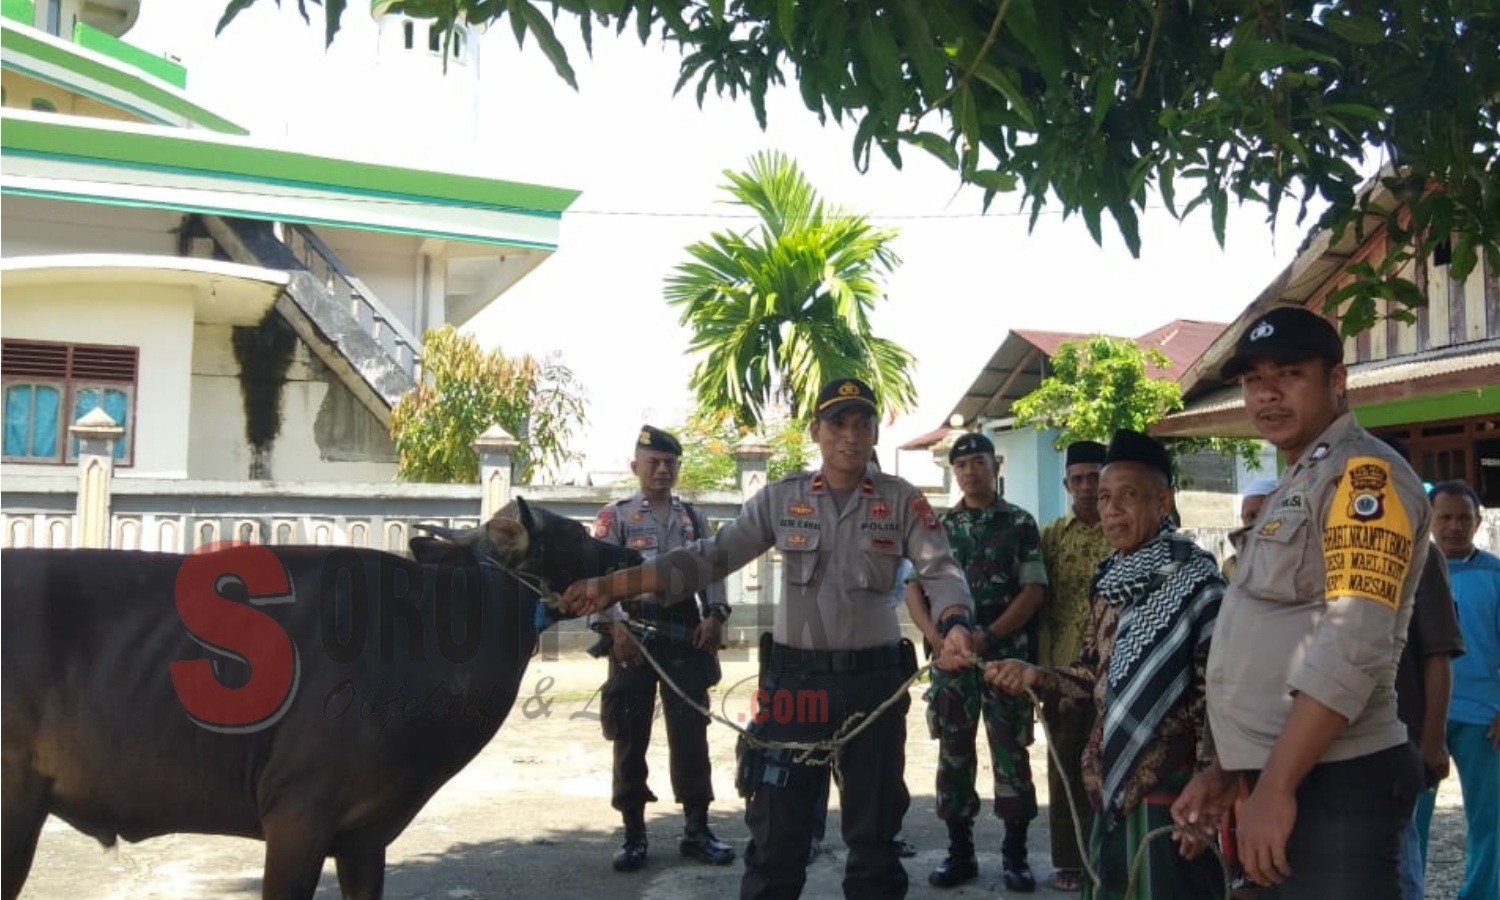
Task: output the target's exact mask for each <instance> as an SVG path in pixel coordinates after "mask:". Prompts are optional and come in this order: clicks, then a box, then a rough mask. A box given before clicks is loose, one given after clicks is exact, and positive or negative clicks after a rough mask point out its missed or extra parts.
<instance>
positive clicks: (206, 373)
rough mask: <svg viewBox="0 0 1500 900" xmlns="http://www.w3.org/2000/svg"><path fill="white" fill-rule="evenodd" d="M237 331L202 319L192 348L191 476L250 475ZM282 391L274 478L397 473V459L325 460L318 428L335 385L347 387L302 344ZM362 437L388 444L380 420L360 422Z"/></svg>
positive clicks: (366, 477) (383, 477)
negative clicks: (235, 340) (235, 343)
mask: <svg viewBox="0 0 1500 900" xmlns="http://www.w3.org/2000/svg"><path fill="white" fill-rule="evenodd" d="M232 334H233V331H232V329H231V328H230V327H229V326H226V325H199V326H197V328H196V336H197V337H196V341H195V346H194V353H193V386H192V396H193V408H194V409H195V410H201V413H195V415H194V417H193V427H192V433H191V441H192V450H191V454H190V460H189V472H190V477H192V478H195V479H204V480H231V481H242V480H245V479H247V478H249V477H250V470H251V464H252V462H253V460H252V458H251V449H250V446H249V444H248V443H247V441H246V438H245V406H244V397H243V394H242V393H241V390H240V379H239V363H238V361H237V360H236V359H235V356H234V347H233V343H232ZM286 378H287V382H286V384H285V385H284V386H283V387H282V391H281V431H280V433H279V434H278V435H277V437H276V440H275V442H274V443H273V444H272V445H271V453H270V474H271V479H272V480H273V481H372V482H389V481H392V480H394V479H395V475H396V465H395V463H394V462H360V461H349V460H341V459H330V458H327V457H328V454H327V453H326V452H325V450H324V449H323V448H322V447H320V446H319V442H318V440H317V437H316V435H315V433H314V428H315V423H316V421H317V417H318V414H319V411H320V410H321V409H322V407H323V403H324V400H325V398H326V397H327V395H328V392H329V391H330V390H340V391H342V390H345V389H344V388H343V386H342V385H339V384H337V383H336V382H335V383H333V384H330V379H332V376H331V375H330V374H329V373H328V371H327V370H326V369H325V368H324V367H323V366H322V365H321V364H320V363H318V362H317V361H316V360H315V359H313V357H312V356H311V354H310V353H309V352H308V350H307V348H306V346H304V345H302V344H301V343H300V342H299V344H298V346H297V349H296V352H295V353H294V355H293V358H292V362H291V364H290V365H289V366H288V368H287V372H286ZM362 424H363V427H364V428H365V429H366V432H367V433H366V434H365V435H364V436H363V437H364V439H365V441H366V442H367V443H369V444H373V445H375V449H376V450H379V449H383V447H384V446H387V445H388V441H386V440H385V439H384V437H383V435H381V434H377V433H376V432H377V431H380V430H381V429H380V428H379V424H378V422H376V421H375V420H374V417H373V416H369V421H368V422H362Z"/></svg>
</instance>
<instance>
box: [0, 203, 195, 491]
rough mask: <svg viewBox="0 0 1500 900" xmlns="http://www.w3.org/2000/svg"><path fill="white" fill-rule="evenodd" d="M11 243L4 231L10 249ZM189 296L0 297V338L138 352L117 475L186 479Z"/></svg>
mask: <svg viewBox="0 0 1500 900" xmlns="http://www.w3.org/2000/svg"><path fill="white" fill-rule="evenodd" d="M9 203H10V201H9V200H7V201H6V204H7V205H9ZM10 240H11V234H10V232H9V230H7V231H6V243H7V245H8V244H9V243H10ZM7 249H9V247H8V246H7ZM192 290H193V289H191V288H186V287H166V286H161V285H111V284H82V285H67V286H55V285H54V286H37V287H21V288H9V289H7V290H6V291H5V316H4V333H5V336H6V337H8V338H25V339H29V340H37V341H63V342H68V343H81V344H111V345H115V346H133V347H138V348H139V349H140V356H139V359H140V362H139V369H138V377H137V382H136V395H135V417H136V419H135V428H134V429H133V439H134V441H135V450H134V459H133V461H132V465H131V466H130V467H128V468H125V469H122V470H121V472H122V474H129V475H131V476H134V477H158V478H184V477H186V476H187V473H188V452H187V448H188V431H189V425H188V422H189V414H190V406H191V404H190V402H189V395H190V389H189V383H190V372H191V362H192V342H193V294H192ZM68 470H69V467H67V466H56V465H26V464H11V463H7V464H6V471H7V472H14V473H16V474H40V475H55V474H58V473H59V472H63V471H68Z"/></svg>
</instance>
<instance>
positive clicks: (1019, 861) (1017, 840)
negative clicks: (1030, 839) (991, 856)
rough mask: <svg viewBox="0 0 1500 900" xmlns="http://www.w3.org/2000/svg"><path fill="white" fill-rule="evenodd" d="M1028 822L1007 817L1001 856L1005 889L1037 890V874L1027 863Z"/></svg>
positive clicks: (1021, 892)
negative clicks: (1034, 873)
mask: <svg viewBox="0 0 1500 900" xmlns="http://www.w3.org/2000/svg"><path fill="white" fill-rule="evenodd" d="M1028 824H1029V823H1028V822H1027V821H1026V820H1025V819H1007V820H1006V822H1005V840H1004V842H1002V843H1001V844H1000V858H1001V860H1002V862H1003V866H1004V873H1003V879H1002V880H1003V881H1004V882H1005V889H1006V890H1007V891H1015V892H1016V893H1018V894H1029V893H1031V892H1032V891H1034V890H1036V876H1035V875H1033V874H1032V873H1031V866H1029V865H1028V864H1027V863H1026V828H1027V825H1028Z"/></svg>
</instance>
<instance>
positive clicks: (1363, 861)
mask: <svg viewBox="0 0 1500 900" xmlns="http://www.w3.org/2000/svg"><path fill="white" fill-rule="evenodd" d="M1252 783H1253V782H1252ZM1421 791H1422V763H1421V760H1420V758H1419V757H1418V755H1417V751H1416V749H1415V748H1413V747H1412V745H1411V744H1409V743H1402V744H1401V745H1400V746H1397V747H1392V748H1390V749H1389V750H1381V751H1380V752H1378V753H1372V754H1370V755H1368V756H1361V757H1357V758H1355V759H1350V760H1344V761H1342V762H1332V763H1321V764H1319V765H1316V766H1313V768H1312V771H1310V772H1308V773H1307V777H1306V778H1304V779H1303V780H1302V784H1300V785H1299V786H1298V787H1297V821H1296V824H1294V825H1293V826H1292V834H1291V837H1290V838H1289V839H1288V840H1287V844H1286V856H1287V864H1288V865H1289V866H1291V869H1292V876H1291V877H1290V878H1288V879H1287V880H1286V881H1284V882H1282V883H1281V884H1279V885H1277V886H1275V887H1263V888H1259V889H1258V890H1257V891H1256V895H1255V896H1256V900H1401V884H1400V881H1399V880H1398V879H1397V877H1396V868H1397V865H1398V861H1399V859H1400V856H1401V832H1402V831H1403V830H1404V829H1405V828H1406V823H1407V821H1408V820H1410V819H1411V814H1412V809H1413V808H1414V807H1415V805H1416V802H1417V795H1418V794H1420V793H1421Z"/></svg>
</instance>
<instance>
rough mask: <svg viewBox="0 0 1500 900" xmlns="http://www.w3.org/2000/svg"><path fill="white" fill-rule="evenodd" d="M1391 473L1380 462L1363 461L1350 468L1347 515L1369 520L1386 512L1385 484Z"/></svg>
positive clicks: (1360, 520) (1360, 519)
mask: <svg viewBox="0 0 1500 900" xmlns="http://www.w3.org/2000/svg"><path fill="white" fill-rule="evenodd" d="M1389 477H1390V476H1389V474H1388V473H1387V472H1386V469H1385V467H1384V466H1382V465H1380V464H1379V463H1363V464H1361V465H1357V466H1354V467H1353V468H1351V469H1350V470H1349V486H1350V487H1351V488H1352V490H1351V491H1350V494H1349V508H1348V510H1347V513H1346V514H1347V515H1348V516H1349V518H1351V519H1353V520H1354V521H1356V522H1369V521H1371V520H1372V519H1378V518H1380V517H1381V516H1382V515H1384V513H1385V485H1386V481H1387V480H1389Z"/></svg>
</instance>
